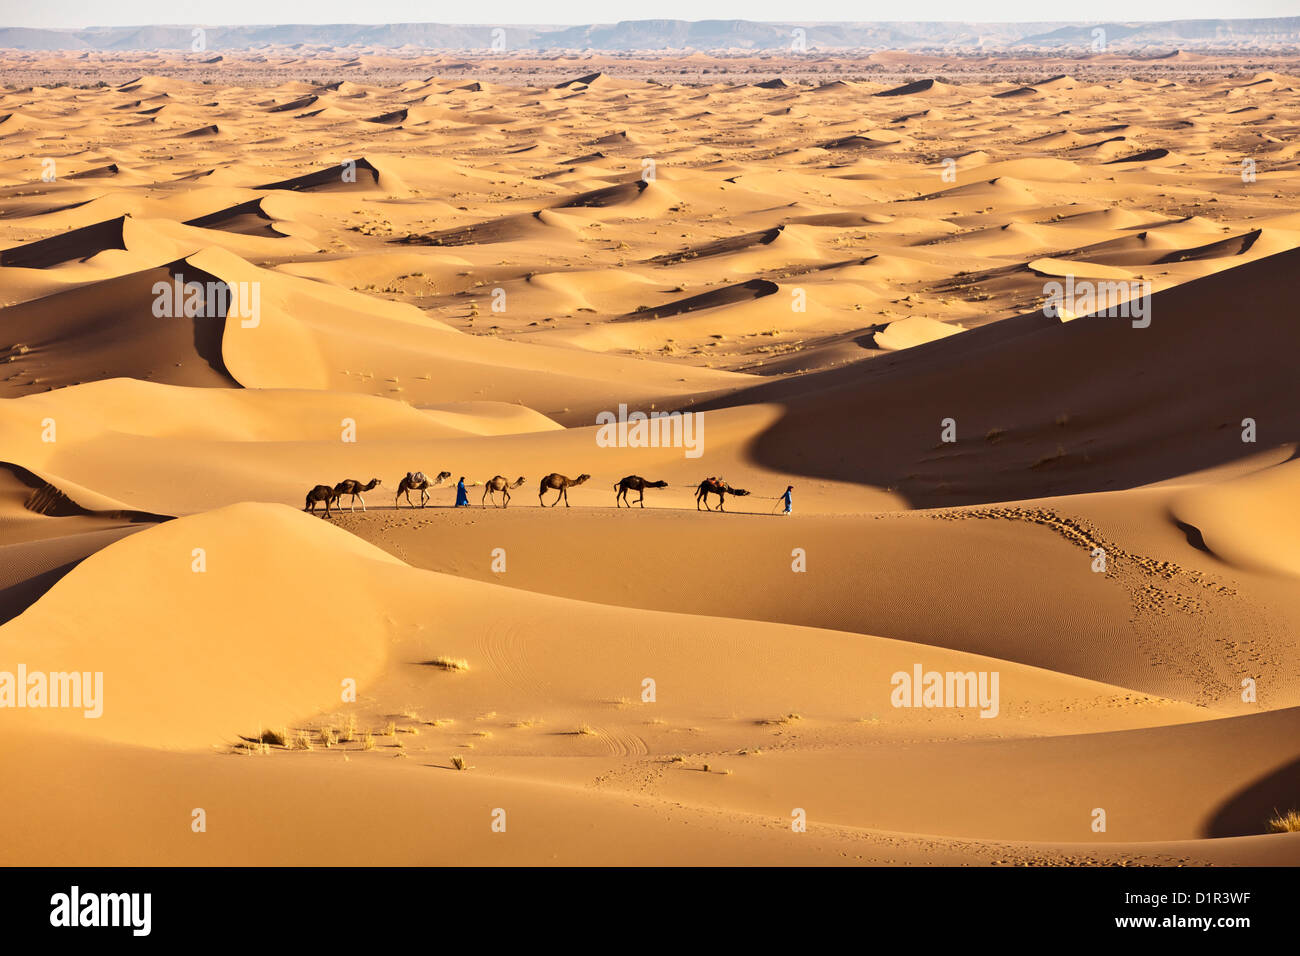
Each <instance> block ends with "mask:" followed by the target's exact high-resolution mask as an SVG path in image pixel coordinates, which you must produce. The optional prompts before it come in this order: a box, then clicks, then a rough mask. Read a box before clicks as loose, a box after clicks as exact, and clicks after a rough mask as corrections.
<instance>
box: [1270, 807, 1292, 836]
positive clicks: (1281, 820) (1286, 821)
mask: <svg viewBox="0 0 1300 956" xmlns="http://www.w3.org/2000/svg"><path fill="white" fill-rule="evenodd" d="M1268 832H1269V833H1300V810H1288V811H1286V813H1278V812H1277V811H1276V810H1274V811H1273V819H1271V820H1269V821H1268Z"/></svg>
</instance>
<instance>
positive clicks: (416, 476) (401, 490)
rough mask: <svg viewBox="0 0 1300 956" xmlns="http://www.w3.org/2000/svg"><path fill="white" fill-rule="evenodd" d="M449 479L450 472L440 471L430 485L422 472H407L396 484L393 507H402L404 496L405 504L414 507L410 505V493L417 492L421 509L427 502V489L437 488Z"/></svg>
mask: <svg viewBox="0 0 1300 956" xmlns="http://www.w3.org/2000/svg"><path fill="white" fill-rule="evenodd" d="M450 477H451V472H449V471H440V472H438V477H437V478H435V479H434V480H433V483H432V484H430V482H429V479H428V478H426V477H425V475H424V472H422V471H408V472H407V473H406V477H405V478H403V479H402V480H401V481H399V482H398V483H397V494H396V495H394V496H393V507H394V508H400V507H402V503H401V498H402V495H403V494H405V495H406V503H407V504H408V505H411V507H412V508H414V507H415V505H413V504H411V492H412V491H418V492H419V493H420V507H421V508H423V507H424V506H425V504H427V503H428V501H429V489H430V488H437V487H438V486H439V485H440V484H442V483H443V482H444V481H446V480H447V479H448V478H450Z"/></svg>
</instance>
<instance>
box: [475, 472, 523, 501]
mask: <svg viewBox="0 0 1300 956" xmlns="http://www.w3.org/2000/svg"><path fill="white" fill-rule="evenodd" d="M523 483H524V476H523V475H520V476H519V477H518V478H516V479H515V483H514V484H513V485H512V484H510V483H509V482H508V481H507V480H506V477H505V475H497V476H496V477H494V478H489V479H488V480H487V488H486V489H484V491H483V501H486V500H487V497H488V495H492V503H493V504H496V503H497V498H496V494H495V492H498V491H499V492H501V494H502V496H503V497H504V499H505V500H504V501H503V502H502V504H501V507H502V508H508V507H510V489H511V488H518V487H519V486H520V485H522V484H523ZM483 501H480V502H479V504H480V505H481V504H483Z"/></svg>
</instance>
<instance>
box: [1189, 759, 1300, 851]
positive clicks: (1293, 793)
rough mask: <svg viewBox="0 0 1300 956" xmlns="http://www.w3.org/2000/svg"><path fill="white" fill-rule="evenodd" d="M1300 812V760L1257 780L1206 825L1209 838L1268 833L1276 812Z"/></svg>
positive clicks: (1226, 804) (1219, 810)
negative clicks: (1269, 822)
mask: <svg viewBox="0 0 1300 956" xmlns="http://www.w3.org/2000/svg"><path fill="white" fill-rule="evenodd" d="M1298 809H1300V759H1296V760H1293V761H1291V762H1290V763H1289V764H1287V765H1286V766H1284V767H1281V768H1279V769H1277V770H1275V771H1273V772H1272V773H1270V774H1268V775H1267V776H1264V777H1261V778H1260V779H1259V780H1256V781H1255V782H1254V783H1252V784H1251V785H1250V786H1249V787H1246V788H1245V789H1244V790H1241V791H1240V792H1238V793H1237V794H1236V795H1235V796H1233V797H1232V798H1231V799H1229V800H1227V801H1226V802H1225V803H1224V804H1223V805H1222V806H1220V807H1219V808H1218V809H1217V810H1216V811H1215V812H1214V814H1213V816H1211V817H1210V819H1209V821H1208V822H1207V823H1206V825H1205V835H1206V836H1207V837H1234V836H1254V835H1257V834H1260V833H1266V832H1268V821H1269V820H1270V819H1272V818H1273V816H1274V815H1275V814H1276V813H1285V812H1286V811H1288V810H1298Z"/></svg>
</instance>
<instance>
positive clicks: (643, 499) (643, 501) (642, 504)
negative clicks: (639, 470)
mask: <svg viewBox="0 0 1300 956" xmlns="http://www.w3.org/2000/svg"><path fill="white" fill-rule="evenodd" d="M636 503H637V504H639V505H640V506H641V507H642V508H644V507H645V489H644V488H642V489H641V497H640V498H638V499H637V500H636ZM628 507H631V505H629V506H628Z"/></svg>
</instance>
